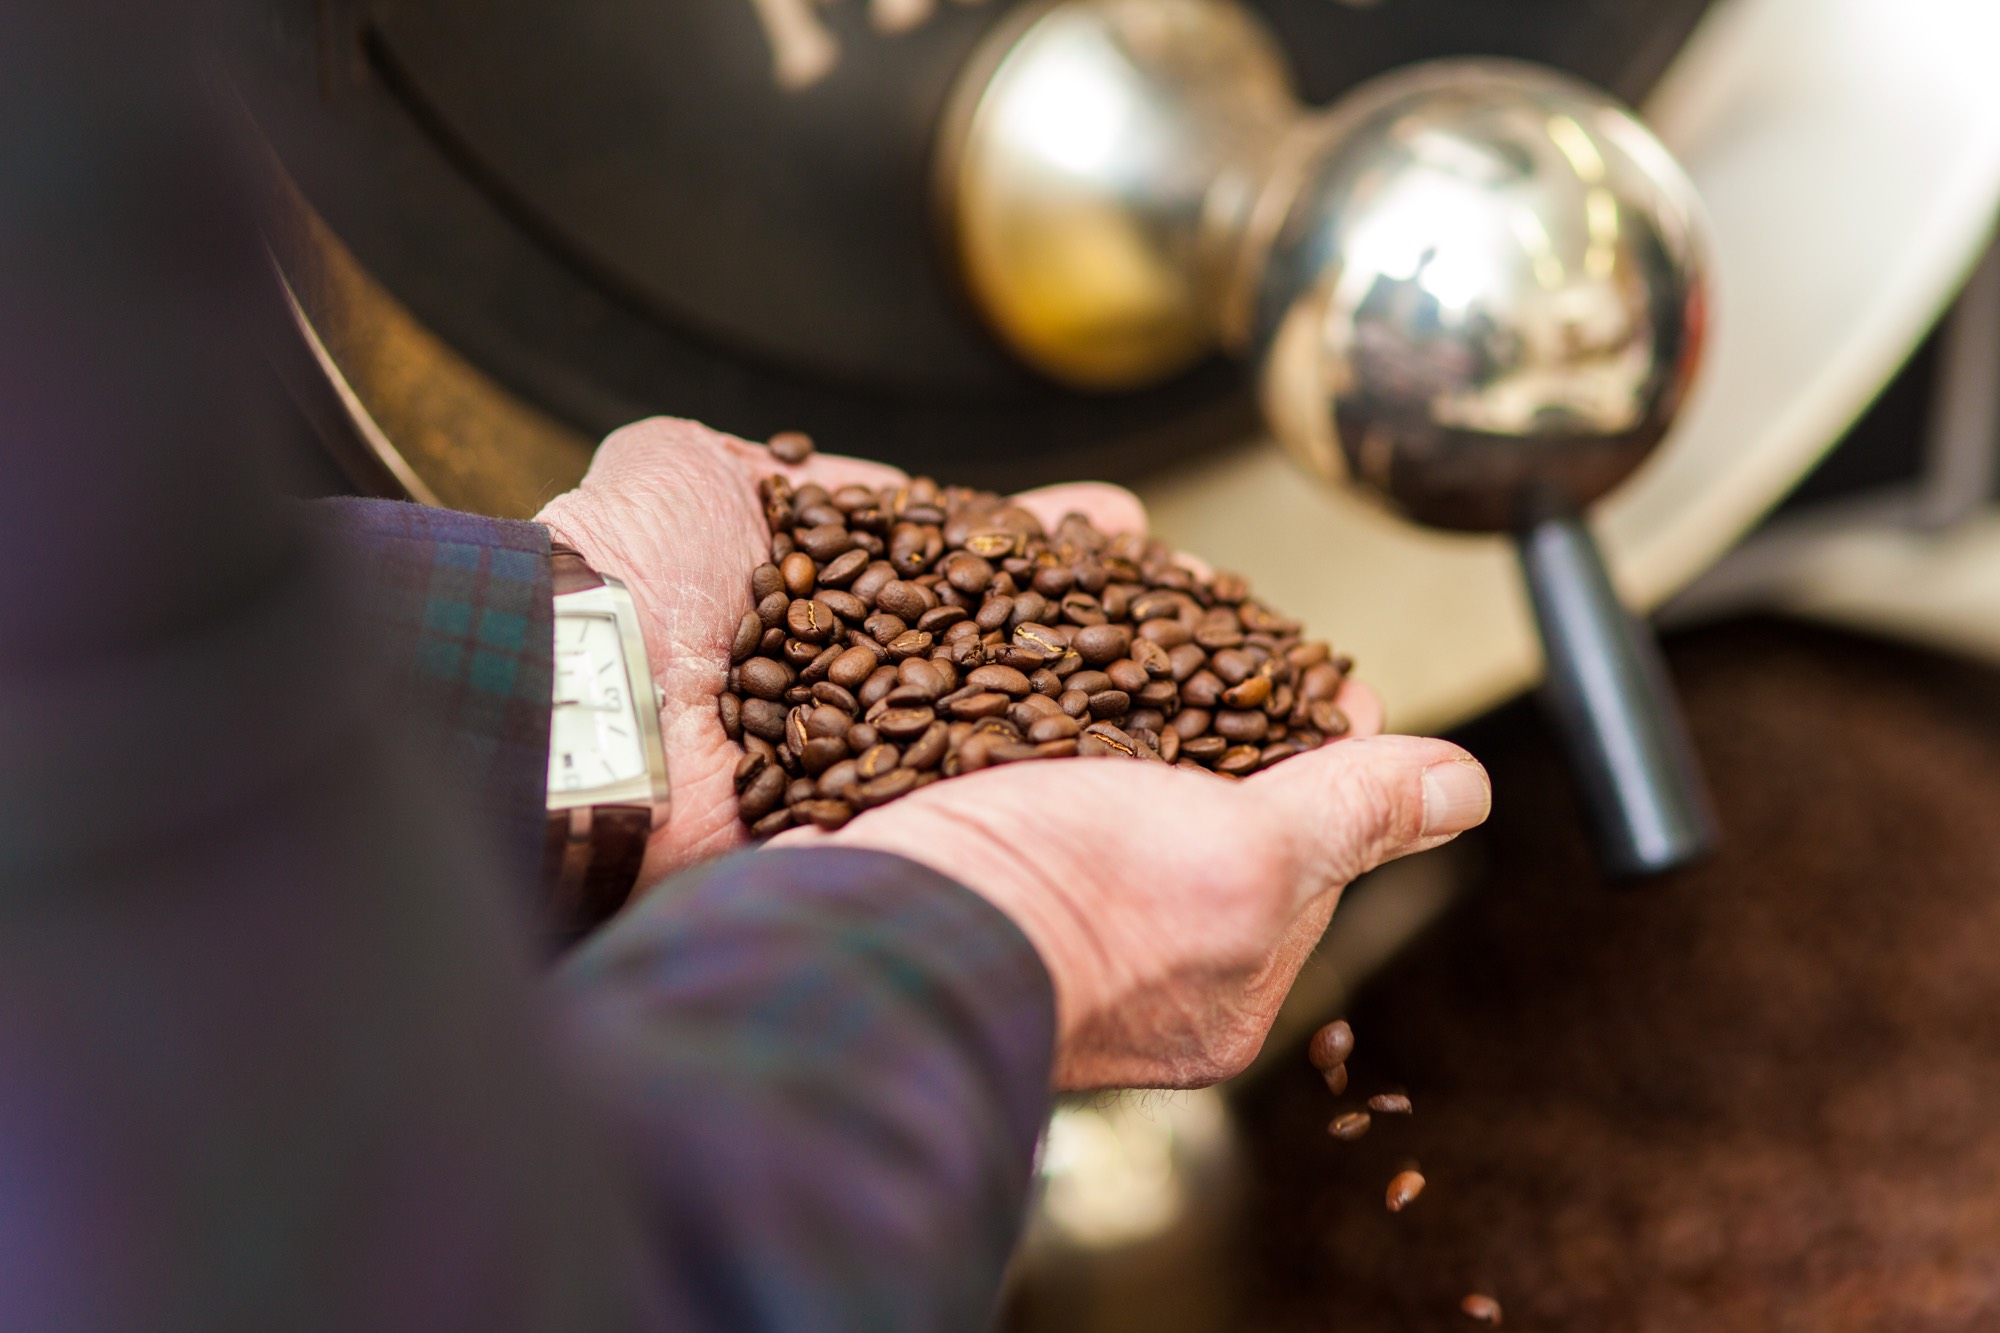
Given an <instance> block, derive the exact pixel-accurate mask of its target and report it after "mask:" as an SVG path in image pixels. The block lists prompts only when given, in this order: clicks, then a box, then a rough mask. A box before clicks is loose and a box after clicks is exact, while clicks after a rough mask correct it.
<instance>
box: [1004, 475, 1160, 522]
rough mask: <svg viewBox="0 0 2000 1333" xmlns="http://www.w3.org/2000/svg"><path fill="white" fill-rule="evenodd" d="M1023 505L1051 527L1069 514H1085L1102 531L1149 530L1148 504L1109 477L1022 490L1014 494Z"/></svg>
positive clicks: (1018, 502) (1015, 498)
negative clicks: (1147, 523)
mask: <svg viewBox="0 0 2000 1333" xmlns="http://www.w3.org/2000/svg"><path fill="white" fill-rule="evenodd" d="M1014 503H1015V504H1018V505H1020V506H1021V508H1023V509H1025V510H1027V511H1028V512H1029V513H1031V514H1033V515H1034V516H1035V517H1036V518H1038V519H1040V520H1041V521H1042V526H1043V527H1045V528H1048V529H1049V530H1050V531H1054V530H1055V526H1056V524H1058V523H1060V522H1062V520H1063V518H1064V517H1065V516H1066V515H1069V514H1082V515H1083V516H1084V517H1085V518H1087V519H1089V520H1090V521H1091V523H1092V524H1094V525H1095V526H1096V527H1097V528H1098V529H1099V530H1100V531H1103V532H1108V533H1112V534H1114V535H1115V534H1117V533H1121V532H1136V533H1140V534H1144V533H1145V531H1146V506H1145V505H1144V504H1143V503H1141V502H1140V500H1139V497H1138V496H1136V495H1134V494H1132V492H1130V491H1128V490H1126V489H1125V488H1124V487H1123V486H1113V485H1112V484H1111V483H1110V482H1108V481H1071V482H1065V483H1064V484H1062V485H1060V486H1042V487H1038V488H1037V489H1035V490H1032V491H1022V492H1021V493H1020V494H1019V495H1016V496H1015V497H1014Z"/></svg>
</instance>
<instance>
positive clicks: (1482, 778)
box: [776, 686, 1490, 1089]
mask: <svg viewBox="0 0 2000 1333" xmlns="http://www.w3.org/2000/svg"><path fill="white" fill-rule="evenodd" d="M1342 704H1343V706H1344V707H1345V708H1347V710H1348V711H1349V712H1350V713H1351V714H1352V715H1353V716H1354V717H1355V718H1356V719H1357V722H1358V723H1359V726H1358V727H1357V730H1360V729H1363V728H1367V729H1372V727H1373V726H1374V725H1377V724H1378V720H1379V716H1380V713H1379V709H1378V708H1377V707H1376V706H1375V705H1374V702H1373V698H1372V696H1371V695H1369V694H1368V693H1367V692H1366V690H1365V689H1364V688H1363V687H1360V686H1354V687H1351V688H1350V691H1349V692H1348V693H1347V694H1345V695H1343V697H1342ZM1489 797H1490V789H1489V787H1488V784H1487V779H1486V774H1485V771H1484V770H1483V769H1482V768H1480V767H1479V765H1478V763H1477V762H1476V761H1475V760H1473V758H1472V757H1471V756H1470V755H1468V754H1467V753H1465V751H1463V750H1461V749H1459V748H1458V747H1457V746H1455V745H1452V744H1449V743H1448V742H1445V741H1440V740H1429V739H1423V738H1419V737H1411V736H1382V735H1357V736H1354V737H1350V738H1348V739H1344V740H1341V741H1337V742H1335V743H1332V744H1330V745H1326V746H1323V747H1321V748H1320V749H1318V750H1315V751H1313V752H1311V753H1309V754H1303V755H1298V756H1295V757H1294V758H1291V759H1288V760H1286V761H1285V762H1283V763H1281V764H1278V765H1276V766H1274V767H1273V768H1271V769H1268V770H1266V771H1264V772H1261V773H1258V774H1256V775H1255V776H1253V777H1251V778H1249V779H1247V780H1244V781H1241V782H1231V781H1229V780H1228V779H1225V778H1221V777H1218V776H1216V775H1214V774H1211V773H1204V772H1190V771H1186V770H1183V769H1177V768H1170V767H1168V766H1167V765H1164V764H1158V763H1146V762H1142V761H1137V760H1131V759H1123V758H1104V759H1063V760H1051V761H1042V762H1036V763H1028V764H1016V765H1010V766H1007V767H1004V768H997V769H987V770H983V771H981V772H978V773H974V774H969V775H966V776H963V777H959V778H955V779H953V780H951V781H949V782H941V783H937V784H935V785H933V786H930V787H927V788H924V789H923V790H921V791H918V792H915V793H913V794H912V795H910V796H907V797H904V798H903V799H902V800H899V801H895V802H893V803H891V804H889V805H886V806H882V807H880V808H878V809H875V810H871V811H868V812H866V813H864V814H862V815H860V816H859V817H857V818H856V819H854V820H853V821H851V822H850V823H848V824H847V825H846V826H845V827H844V828H842V829H840V830H838V831H837V832H834V833H821V832H818V831H817V830H807V829H799V830H795V831H792V832H789V833H785V834H782V835H780V837H779V838H778V839H777V840H776V842H777V844H778V845H803V846H811V845H815V844H828V845H837V846H849V847H868V848H874V849H876V850H881V851H889V852H895V853H898V854H900V855H903V856H907V857H909V858H910V859H912V860H914V861H918V862H920V863H922V864H925V865H928V866H930V867H931V868H933V869H935V870H937V871H939V872H940V873H943V874H945V875H948V876H950V877H951V878H953V879H955V880H957V881H958V882H959V883H961V884H964V885H966V886H967V887H968V888H970V889H972V890H973V891H974V892H976V893H979V894H981V895H982V896H984V897H985V898H986V899H988V900H989V901H990V902H992V903H993V904H994V905H995V906H997V907H998V908H999V909H1000V910H1001V911H1002V912H1004V913H1005V914H1006V915H1007V916H1008V917H1010V918H1011V919H1012V920H1013V921H1014V923H1015V924H1016V925H1017V926H1019V927H1020V929H1021V931H1022V933H1023V934H1024V935H1026V936H1027V938H1028V941H1029V942H1030V943H1031V944H1032V945H1033V946H1034V947H1035V950H1036V952H1037V953H1038V954H1039V955H1040V956H1041V959H1042V962H1043V964H1044V965H1045V966H1046V967H1047V968H1048V971H1049V975H1050V978H1051V980H1052V981H1053V983H1054V987H1055V994H1056V1012H1057V1042H1056V1068H1055V1075H1054V1077H1055V1084H1056V1086H1057V1087H1058V1088H1061V1089H1084V1088H1103V1087H1198V1086H1202V1085H1205V1084H1209V1083H1214V1082H1216V1081H1219V1080H1221V1079H1224V1078H1227V1077H1229V1076H1231V1075H1232V1074H1235V1073H1237V1072H1239V1071H1241V1070H1242V1069H1243V1068H1244V1067H1245V1066H1246V1065H1247V1064H1249V1062H1250V1060H1251V1058H1252V1057H1254V1056H1255V1055H1256V1053H1257V1051H1258V1050H1259V1049H1260V1048H1261V1047H1262V1045H1263V1041H1264V1037H1265V1035H1266V1034H1267V1033H1268V1032H1269V1030H1270V1026H1271V1022H1272V1020H1273V1019H1274V1018H1275V1016H1276V1014H1277V1011H1278V1006H1279V1004H1280V1003H1282V1001H1283V1000H1284V997H1285V993H1286V992H1287V991H1288V990H1290V989H1291V985H1292V982H1293V979H1294V978H1295V977H1296V976H1297V974H1298V971H1299V968H1300V967H1301V966H1302V965H1303V963H1304V962H1305V960H1306V958H1307V956H1308V955H1309V954H1310V953H1311V951H1312V949H1313V946H1314V945H1315V943H1316V942H1317V941H1318V939H1319V936H1320V934H1321V932H1322V931H1324V930H1325V928H1326V924H1327V920H1328V918H1329V917H1330V916H1331V914H1332V912H1333V909H1334V906H1335V905H1336V903H1337V902H1338V901H1339V897H1340V892H1341V890H1342V889H1343V888H1345V887H1346V885H1347V884H1348V883H1349V882H1351V881H1352V880H1353V879H1354V878H1355V877H1356V876H1358V875H1360V874H1362V873H1363V872H1365V871H1367V870H1370V869H1372V868H1374V867H1375V866H1377V865H1380V864H1382V863H1383V862H1385V861H1389V860H1393V859H1395V858H1396V857H1399V856H1403V855H1406V854H1408V853H1411V852H1416V851H1422V850H1425V849H1428V848H1430V847H1435V846H1438V845H1439V844H1441V843H1444V842H1448V841H1450V840H1451V839H1452V838H1453V837H1455V836H1457V834H1458V833H1460V832H1462V831H1464V830H1465V829H1467V828H1470V827H1472V826H1473V825H1475V824H1477V823H1479V822H1480V821H1481V820H1483V819H1484V818H1485V817H1486V812H1487V807H1488V802H1489Z"/></svg>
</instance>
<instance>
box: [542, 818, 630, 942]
mask: <svg viewBox="0 0 2000 1333" xmlns="http://www.w3.org/2000/svg"><path fill="white" fill-rule="evenodd" d="M652 831H653V812H652V809H651V808H650V807H648V806H643V805H593V806H584V807H579V808H578V809H575V810H552V811H550V812H549V824H548V836H547V838H546V840H545V841H544V842H543V844H542V883H544V884H547V885H550V886H552V888H553V894H552V896H551V898H550V904H549V905H550V916H551V918H552V925H553V927H554V929H555V931H556V933H557V934H559V935H561V936H563V937H565V938H567V937H570V936H574V935H581V934H582V933H583V932H585V931H587V930H589V929H590V928H591V927H593V926H595V925H597V924H598V923H600V922H602V921H604V920H606V919H608V918H609V917H610V916H611V914H612V913H613V912H616V911H617V910H618V909H619V908H620V907H623V906H624V905H625V900H626V899H627V898H628V897H630V896H631V894H632V887H633V885H634V884H636V883H637V882H638V880H639V863H640V862H641V861H643V860H644V859H645V856H646V839H647V837H648V835H650V834H651V833H652Z"/></svg>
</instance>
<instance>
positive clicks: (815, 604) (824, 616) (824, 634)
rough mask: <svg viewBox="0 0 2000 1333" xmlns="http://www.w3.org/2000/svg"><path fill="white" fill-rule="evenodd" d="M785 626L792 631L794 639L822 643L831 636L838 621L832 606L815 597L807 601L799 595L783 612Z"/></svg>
mask: <svg viewBox="0 0 2000 1333" xmlns="http://www.w3.org/2000/svg"><path fill="white" fill-rule="evenodd" d="M785 628H786V629H789V630H790V631H791V632H792V637H793V638H795V639H800V640H803V641H804V642H806V643H813V644H822V643H825V642H826V641H827V640H828V639H830V638H832V637H833V633H834V630H836V629H837V628H839V622H838V621H837V620H836V619H835V617H834V614H833V608H832V607H830V606H828V605H827V604H826V603H825V602H822V601H820V600H819V599H817V598H814V599H812V600H810V601H808V600H806V599H805V598H802V597H801V598H797V599H794V601H793V602H792V604H791V607H790V609H788V610H787V611H786V612H785Z"/></svg>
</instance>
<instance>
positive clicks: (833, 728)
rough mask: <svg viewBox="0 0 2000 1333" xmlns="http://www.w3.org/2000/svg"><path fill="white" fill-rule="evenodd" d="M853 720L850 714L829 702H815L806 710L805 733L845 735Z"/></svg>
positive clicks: (811, 734) (813, 734)
mask: <svg viewBox="0 0 2000 1333" xmlns="http://www.w3.org/2000/svg"><path fill="white" fill-rule="evenodd" d="M853 720H854V719H853V716H852V715H851V714H849V713H846V712H843V711H842V710H840V709H838V708H835V707H833V706H832V705H830V704H821V703H816V704H814V705H813V707H811V708H810V709H808V710H806V735H808V736H845V735H846V734H847V728H848V725H849V724H850V723H851V722H852V721H853Z"/></svg>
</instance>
